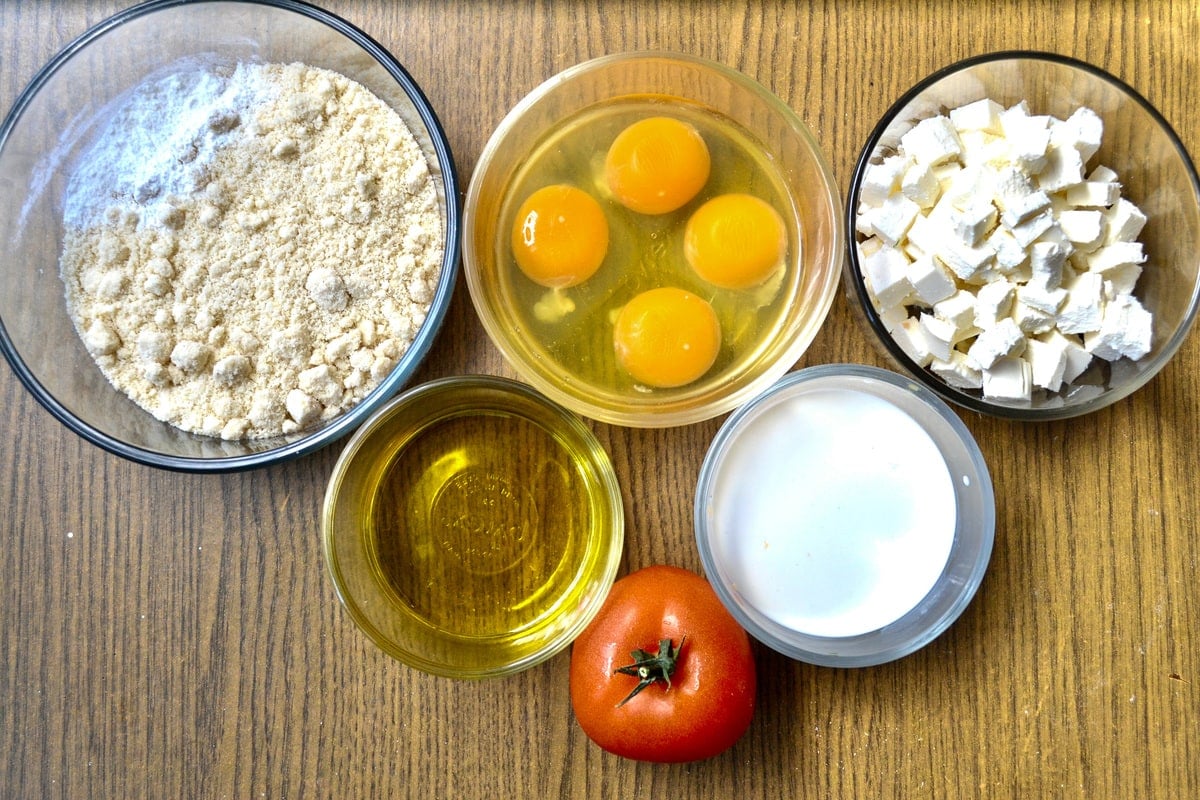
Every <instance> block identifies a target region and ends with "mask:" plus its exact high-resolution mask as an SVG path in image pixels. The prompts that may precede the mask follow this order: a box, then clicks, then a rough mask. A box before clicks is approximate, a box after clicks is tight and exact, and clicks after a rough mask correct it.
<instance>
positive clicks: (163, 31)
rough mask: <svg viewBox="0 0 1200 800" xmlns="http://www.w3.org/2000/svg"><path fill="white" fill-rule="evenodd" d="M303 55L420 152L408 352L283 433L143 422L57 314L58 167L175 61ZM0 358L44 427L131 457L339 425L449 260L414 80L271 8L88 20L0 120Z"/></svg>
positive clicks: (399, 371) (445, 179) (435, 137)
mask: <svg viewBox="0 0 1200 800" xmlns="http://www.w3.org/2000/svg"><path fill="white" fill-rule="evenodd" d="M297 61H298V62H303V63H306V64H308V65H310V66H313V67H320V68H324V69H329V70H333V71H335V72H339V73H341V74H342V75H345V76H346V77H347V78H350V79H351V80H354V81H356V82H358V83H359V84H361V85H362V86H364V87H366V88H367V89H369V90H370V91H371V92H372V93H373V94H375V95H376V96H377V97H379V98H380V99H382V100H383V101H384V102H385V103H387V104H388V105H389V106H390V107H391V108H392V109H394V110H395V111H396V113H397V114H398V115H399V116H400V118H401V119H402V120H403V121H404V122H405V124H406V125H407V126H408V128H409V130H410V131H412V133H413V135H414V137H415V138H416V140H417V143H418V144H419V145H420V147H421V149H422V151H423V153H424V155H425V159H426V161H427V163H428V165H429V170H430V173H431V175H432V176H433V180H434V183H435V191H436V192H437V203H438V212H439V214H440V216H441V218H442V221H443V228H444V243H443V258H442V265H441V274H440V278H439V281H438V284H437V287H436V289H435V291H434V296H433V299H432V300H431V301H430V303H429V306H428V309H427V313H426V315H425V319H424V321H423V322H422V323H421V325H420V327H419V329H418V330H417V332H416V333H415V334H414V337H413V340H412V342H411V344H410V345H409V348H408V350H407V351H406V352H405V354H404V355H403V356H402V357H401V358H400V359H399V360H398V362H397V364H396V366H395V367H394V368H393V369H392V371H391V372H390V373H389V374H388V375H387V376H385V377H384V378H383V379H382V380H381V381H380V383H379V385H378V386H377V387H376V388H375V390H374V391H373V392H372V393H371V394H369V395H368V396H366V397H365V398H363V400H362V401H361V402H359V403H358V405H356V406H355V407H353V408H351V409H350V410H348V411H347V412H346V413H344V414H342V415H341V416H338V417H336V418H334V419H331V420H329V421H327V422H324V423H322V424H320V425H318V426H316V427H313V428H310V429H308V430H305V431H302V432H300V433H297V434H292V435H283V436H278V437H274V438H269V439H254V440H241V441H226V440H223V439H220V438H216V437H207V436H200V435H197V434H192V433H187V432H185V431H182V430H180V429H178V428H175V427H173V426H171V425H170V424H168V423H166V422H162V421H160V420H158V419H155V418H154V417H153V416H152V415H151V414H150V413H149V412H147V411H146V410H144V409H143V408H141V407H140V406H138V405H137V404H135V403H134V402H133V401H132V400H130V399H129V398H128V397H127V396H126V395H125V394H123V393H122V392H120V391H118V390H117V389H115V388H114V387H113V386H112V384H110V383H109V382H108V380H106V379H105V377H104V375H103V374H102V373H101V372H100V370H99V368H98V367H97V366H96V363H95V361H94V360H93V358H92V356H91V355H90V354H89V353H88V352H87V350H86V349H85V348H84V345H83V343H82V342H81V340H80V337H79V335H78V334H77V333H76V331H75V328H74V326H73V324H72V322H71V319H70V317H69V315H68V313H67V307H66V302H65V299H64V286H63V282H62V280H61V278H60V277H59V269H58V264H59V253H60V248H61V246H62V242H63V232H64V231H63V224H62V216H63V196H64V193H65V192H66V189H67V182H68V179H69V178H70V174H71V172H70V167H71V165H72V164H73V162H74V161H75V160H76V158H77V156H78V155H79V154H80V153H81V152H82V151H83V149H84V148H86V147H87V145H88V144H89V143H90V142H91V141H92V139H93V138H94V137H95V136H96V135H97V131H98V130H101V129H103V124H104V122H105V121H106V120H107V118H108V116H107V115H109V114H111V113H112V111H111V109H112V104H113V103H114V102H116V101H117V100H118V98H120V97H121V96H122V95H123V94H124V93H126V92H128V91H129V90H130V89H131V88H132V87H135V86H137V85H138V84H140V83H142V82H143V81H144V80H146V79H147V77H148V76H151V75H154V74H156V73H158V72H159V71H160V70H165V69H167V68H168V66H169V65H174V64H177V63H188V64H197V63H199V64H204V65H206V66H212V67H224V66H229V65H233V64H236V63H238V62H251V63H262V62H275V63H291V62H297ZM0 185H3V186H4V187H5V191H4V194H3V198H2V199H0V241H3V242H5V259H4V263H3V265H2V266H0V350H3V352H4V355H5V357H6V358H7V359H8V362H9V364H10V365H11V366H12V368H13V371H14V372H15V373H16V375H17V377H18V378H19V379H20V380H21V382H22V383H23V384H24V385H25V387H26V388H27V389H28V390H29V391H30V393H32V394H33V396H34V397H35V398H36V399H37V400H38V402H39V403H41V404H42V406H44V407H45V408H46V409H47V410H48V411H49V412H50V413H51V414H52V415H53V416H54V417H55V418H56V419H58V420H59V421H60V422H62V423H63V424H64V425H66V426H67V427H68V428H69V429H70V430H72V431H74V432H75V433H77V434H78V435H80V436H82V437H83V438H84V439H86V440H87V441H89V442H91V443H93V444H95V445H97V446H99V447H101V448H103V449H105V450H107V451H109V452H111V453H115V454H117V455H119V456H122V457H124V458H128V459H130V460H132V461H136V462H139V463H142V464H148V465H150V466H153V467H160V468H164V469H172V470H179V471H185V472H229V471H234V470H244V469H251V468H257V467H262V466H266V465H269V464H275V463H278V462H282V461H286V460H289V459H292V458H295V457H297V456H301V455H304V454H307V453H311V452H314V451H316V450H318V449H319V448H321V447H324V446H325V445H327V444H329V443H331V442H333V441H336V440H338V439H340V438H341V437H343V436H345V435H346V434H348V433H349V432H350V431H351V430H353V429H354V428H355V427H356V426H357V425H359V423H361V422H362V420H363V419H365V418H366V417H367V416H368V415H370V414H371V412H372V411H373V410H374V409H375V408H377V407H378V406H379V405H380V404H382V403H383V402H384V401H386V400H387V399H388V398H390V397H391V396H393V395H394V394H395V393H396V392H397V390H399V389H400V387H401V386H403V385H404V384H405V383H407V382H408V380H409V379H410V378H411V376H412V375H413V373H414V372H415V371H416V370H417V368H418V367H419V366H420V364H421V362H422V361H423V360H424V358H425V356H426V355H427V353H428V351H429V349H430V347H431V346H432V344H433V341H434V339H435V337H436V336H437V333H438V331H439V330H440V328H441V325H442V322H443V321H444V318H445V314H446V311H447V309H448V308H449V305H450V298H451V296H452V294H453V291H454V284H455V281H456V277H457V273H458V258H459V208H458V200H457V198H458V178H457V175H456V173H455V167H454V159H453V157H452V154H451V152H450V147H449V142H448V141H447V139H446V136H445V133H444V132H443V130H442V127H441V123H440V122H439V121H438V118H437V116H436V115H435V113H434V111H433V109H432V108H431V107H430V105H429V102H428V100H427V99H426V98H425V96H424V94H423V93H422V91H421V89H420V87H418V86H417V84H416V83H415V82H414V81H413V79H412V77H411V76H410V75H409V74H408V72H407V71H405V69H404V67H403V66H401V64H400V63H399V62H397V61H396V59H395V58H393V57H392V55H391V54H389V53H388V52H387V51H386V50H385V49H384V48H383V47H381V46H380V45H379V44H378V43H377V42H375V41H374V40H373V39H371V38H370V37H369V36H367V35H366V34H365V33H363V32H362V31H360V30H358V29H357V28H355V27H354V26H352V25H350V24H349V23H347V22H346V21H345V20H343V19H341V18H340V17H337V16H335V15H333V14H330V13H328V12H326V11H322V10H321V9H318V8H315V7H313V6H310V5H306V4H303V3H293V2H286V0H268V1H267V2H196V3H185V4H179V3H177V2H174V0H156V1H155V2H148V3H143V4H141V5H137V6H134V7H132V8H129V9H126V10H125V11H122V12H120V13H118V14H116V15H115V16H113V17H111V18H109V19H107V20H105V21H103V22H101V23H99V24H98V25H96V26H95V27H93V28H92V29H90V30H88V31H87V32H86V33H84V34H83V35H81V36H80V37H79V38H78V39H76V40H75V41H74V42H72V43H71V44H70V45H68V46H67V47H66V48H64V49H63V51H62V52H61V53H59V54H58V55H57V56H55V57H54V59H52V60H51V61H50V62H49V63H48V64H46V66H44V67H43V68H42V69H41V70H40V71H39V72H38V73H37V75H35V76H34V78H33V80H32V81H31V82H30V84H29V86H28V87H27V88H26V89H25V90H24V91H23V92H22V93H21V95H20V96H19V97H18V98H17V101H16V102H15V103H14V105H13V108H12V109H11V111H10V112H9V114H8V116H7V117H6V118H5V119H4V122H3V124H2V125H0Z"/></svg>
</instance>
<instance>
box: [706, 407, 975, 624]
mask: <svg viewBox="0 0 1200 800" xmlns="http://www.w3.org/2000/svg"><path fill="white" fill-rule="evenodd" d="M743 423H744V427H743V429H742V430H741V431H740V432H739V434H738V435H737V436H736V437H734V438H732V439H731V441H730V442H729V445H728V451H727V452H726V454H725V460H724V462H723V463H722V465H721V466H720V468H719V470H718V472H717V474H716V475H715V476H714V480H713V483H712V500H711V504H710V506H709V509H710V512H709V513H710V515H711V519H710V521H711V523H712V530H713V539H712V547H713V551H714V557H715V560H716V561H717V562H718V563H720V564H722V565H723V566H724V568H725V569H726V571H727V575H728V582H729V584H730V585H731V588H732V589H733V591H735V592H738V593H740V594H741V595H743V597H744V598H745V601H746V603H747V604H748V605H750V606H753V607H754V608H756V609H757V610H758V611H759V612H761V613H762V614H763V615H765V616H766V617H768V618H769V619H771V620H773V621H774V622H776V623H778V624H780V625H783V626H785V627H788V628H791V629H793V630H796V631H799V632H801V633H805V634H809V635H814V636H827V637H849V636H856V635H860V634H864V633H869V632H871V631H874V630H877V629H879V628H882V627H884V626H885V625H888V624H889V623H891V622H894V621H896V620H897V619H899V618H900V617H902V616H904V614H905V613H907V612H908V611H909V610H911V609H912V608H913V607H914V606H916V605H917V604H918V603H920V601H921V599H922V598H923V597H924V596H925V595H926V594H927V593H928V592H929V590H930V589H931V588H932V587H933V585H934V583H935V582H936V581H937V579H938V576H939V575H940V574H941V572H942V570H943V568H944V567H945V565H946V561H947V558H948V557H949V554H950V549H951V546H952V544H953V542H954V533H955V524H956V501H955V487H954V483H953V479H952V477H951V475H950V471H949V469H948V467H947V465H946V462H945V459H944V458H943V457H942V455H941V453H940V452H939V450H938V447H937V445H936V444H935V442H934V441H933V439H932V438H930V436H929V434H927V433H926V432H925V430H924V429H923V428H922V427H921V426H920V425H919V424H918V423H917V422H916V421H915V420H914V419H913V418H912V417H911V416H909V415H908V414H907V413H906V412H905V411H903V410H901V409H900V408H897V407H896V406H895V405H893V404H891V403H890V402H888V401H887V400H884V399H882V398H880V397H877V396H875V395H873V394H870V393H867V392H863V391H859V390H857V389H853V388H847V387H826V388H819V389H807V390H804V391H801V392H798V393H791V394H787V393H783V394H782V395H781V396H780V397H778V398H776V399H775V401H774V402H772V403H769V404H765V405H764V406H763V407H761V408H760V409H758V410H757V412H756V415H755V416H753V417H752V418H748V419H746V420H744V421H743Z"/></svg>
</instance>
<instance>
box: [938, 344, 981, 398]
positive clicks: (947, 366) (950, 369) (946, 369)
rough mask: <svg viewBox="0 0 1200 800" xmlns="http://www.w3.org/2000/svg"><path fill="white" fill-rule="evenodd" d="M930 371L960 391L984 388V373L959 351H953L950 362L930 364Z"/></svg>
mask: <svg viewBox="0 0 1200 800" xmlns="http://www.w3.org/2000/svg"><path fill="white" fill-rule="evenodd" d="M929 369H930V371H931V372H933V374H935V375H937V376H939V377H940V378H941V379H942V380H944V381H945V382H946V383H947V384H949V385H950V386H954V387H957V388H959V389H981V388H983V372H982V371H981V370H979V369H978V368H977V367H975V366H974V365H972V364H971V361H970V359H968V358H967V356H966V354H965V353H963V352H961V351H959V350H951V351H950V358H949V359H948V360H944V361H943V360H939V359H936V358H935V359H933V360H932V361H931V362H929Z"/></svg>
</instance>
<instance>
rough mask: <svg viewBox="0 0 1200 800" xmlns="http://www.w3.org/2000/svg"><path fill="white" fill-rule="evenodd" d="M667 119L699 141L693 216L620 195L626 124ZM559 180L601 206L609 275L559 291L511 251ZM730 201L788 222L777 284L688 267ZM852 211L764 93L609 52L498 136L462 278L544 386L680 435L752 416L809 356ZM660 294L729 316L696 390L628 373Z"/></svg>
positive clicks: (510, 350) (709, 68) (605, 413)
mask: <svg viewBox="0 0 1200 800" xmlns="http://www.w3.org/2000/svg"><path fill="white" fill-rule="evenodd" d="M655 116H669V117H674V118H676V119H681V120H684V121H686V122H687V123H689V124H691V125H693V126H695V128H696V130H698V131H700V133H701V135H702V136H703V138H704V139H705V140H706V141H707V143H708V149H709V151H710V152H711V174H710V175H709V177H708V182H707V183H706V184H704V185H703V188H702V189H701V190H700V191H699V193H698V194H696V195H694V197H693V199H691V200H690V201H688V202H687V203H686V204H685V205H683V206H682V207H679V208H677V209H676V210H673V211H667V212H665V213H661V214H659V213H645V214H643V213H641V212H639V211H630V210H629V208H627V207H626V205H623V204H622V203H621V202H618V201H617V199H616V198H615V197H614V194H613V192H612V190H611V186H610V184H609V182H608V180H607V178H606V177H605V166H604V159H605V155H606V153H607V151H608V150H609V147H610V145H611V144H612V142H613V141H615V139H616V137H617V135H618V134H619V133H620V132H621V131H622V130H624V129H625V126H628V125H631V124H632V123H633V122H634V121H636V120H642V119H644V118H647V117H655ZM559 183H565V184H569V185H571V186H572V187H574V188H576V189H582V190H583V191H585V192H586V193H588V194H590V195H591V196H592V197H593V198H594V199H595V200H597V202H598V203H599V205H600V207H601V209H602V210H603V214H604V217H605V218H606V220H607V224H608V229H609V231H610V235H609V236H608V243H607V251H602V250H601V252H606V255H605V256H604V260H603V263H602V264H601V265H600V267H599V269H598V271H596V272H595V273H594V275H593V276H592V277H590V278H588V279H587V280H586V281H585V282H583V283H580V284H578V285H576V286H572V287H569V288H565V289H561V290H560V289H554V288H546V287H545V286H541V285H538V284H536V283H535V282H534V281H532V280H530V279H529V278H527V277H526V275H525V274H522V272H521V270H520V269H518V267H517V264H516V262H515V260H514V251H513V248H512V235H513V231H514V227H517V226H515V225H514V223H515V221H516V219H517V216H518V209H517V206H518V205H520V204H521V202H522V200H523V199H524V198H526V197H527V196H530V195H531V194H532V193H533V192H535V191H536V190H538V189H539V188H540V187H543V186H547V185H554V184H559ZM720 193H743V194H744V193H750V194H753V195H755V196H756V197H759V198H761V199H764V200H767V201H768V202H770V203H772V204H773V205H774V207H775V208H776V211H777V212H778V213H779V215H780V217H781V221H782V222H783V223H784V225H785V228H786V236H787V242H788V243H787V249H786V254H785V255H784V257H783V258H782V259H781V260H780V262H778V270H777V271H776V272H774V273H773V274H772V275H771V277H770V278H768V279H766V281H765V283H759V284H756V285H754V286H752V287H750V288H743V289H722V288H719V287H716V286H714V285H712V284H711V283H709V282H707V281H706V280H704V279H701V278H699V277H698V276H697V275H695V274H694V273H692V272H691V271H690V270H689V268H688V266H687V264H686V263H684V245H683V244H682V238H683V236H682V230H683V227H684V223H685V222H686V220H687V219H688V218H689V217H690V215H691V214H692V212H693V211H695V210H696V209H697V208H698V207H699V206H701V205H702V204H704V203H706V202H707V201H708V200H709V199H711V198H712V197H713V196H714V195H717V194H720ZM839 211H840V200H839V195H838V191H837V188H836V184H835V182H834V179H833V175H832V173H831V171H830V169H829V165H828V163H827V162H826V159H825V156H824V155H823V154H822V152H821V149H820V147H819V146H818V144H817V142H816V141H815V139H814V138H813V136H812V134H811V132H810V131H809V130H808V128H807V127H806V126H805V125H804V123H803V122H802V121H801V120H800V119H799V118H798V117H797V116H796V114H795V113H794V112H793V111H792V110H791V109H790V108H789V107H788V106H787V105H786V104H785V103H783V102H782V101H781V100H780V99H779V98H778V97H775V96H774V95H773V94H771V93H770V92H769V91H767V90H766V89H765V88H764V87H762V86H761V85H759V84H758V83H756V82H754V81H753V80H751V79H750V78H748V77H746V76H745V75H743V74H741V73H738V72H736V71H735V70H732V69H729V68H728V67H725V66H722V65H720V64H716V63H713V62H710V61H706V60H703V59H700V58H695V57H692V56H687V55H679V54H671V53H627V54H620V55H610V56H604V57H601V58H597V59H594V60H591V61H587V62H585V63H582V64H579V65H577V66H574V67H571V68H569V69H567V70H565V71H563V72H562V73H560V74H558V75H555V76H554V77H553V78H551V79H549V80H547V81H546V82H545V83H543V84H542V85H541V86H539V87H538V88H536V89H535V90H534V91H533V92H531V93H530V94H529V95H528V96H527V97H525V98H524V99H523V100H522V101H521V102H520V103H518V104H517V106H516V107H515V108H513V109H512V111H510V112H509V114H508V115H507V116H506V117H505V118H504V120H503V121H502V122H501V123H500V125H499V127H498V128H497V129H496V131H495V132H494V133H493V135H492V137H491V138H490V140H489V141H488V143H487V145H486V146H485V148H484V150H483V152H482V154H481V155H480V158H479V161H478V164H477V165H476V168H475V172H474V174H473V175H472V177H471V181H470V185H469V186H468V189H467V195H466V200H465V203H464V212H463V269H464V273H465V277H466V280H467V286H468V288H469V289H470V293H471V299H472V301H473V303H474V305H475V308H476V310H477V311H478V313H479V317H480V319H481V321H482V323H483V326H484V329H485V330H486V331H487V333H488V335H489V336H490V337H491V339H492V341H493V342H494V343H495V344H496V346H497V347H498V348H499V350H500V352H501V353H502V354H503V355H504V357H505V358H506V359H507V360H508V362H509V363H510V364H511V365H512V367H513V368H514V369H515V370H516V371H517V373H519V375H520V376H521V377H522V378H523V379H525V380H527V381H528V382H529V383H530V384H532V385H533V386H535V387H536V388H537V389H538V390H539V391H541V392H543V393H544V394H546V395H547V396H548V397H550V398H551V399H553V400H555V401H556V402H558V403H561V404H562V405H564V406H566V407H568V408H570V409H572V410H573V411H575V412H577V413H579V414H581V415H583V416H586V417H589V418H592V419H596V420H600V421H604V422H608V423H612V424H617V425H625V426H632V427H666V426H672V425H682V424H687V423H692V422H697V421H700V420H704V419H708V418H711V417H714V416H717V415H719V414H721V413H723V412H726V411H728V410H730V409H732V408H734V407H736V406H738V405H740V404H741V403H743V402H745V401H746V400H748V399H749V398H750V397H752V396H754V395H755V394H756V393H758V392H759V391H761V390H762V389H763V388H765V387H766V386H769V385H770V384H771V383H772V382H773V381H774V380H775V379H776V378H778V377H779V376H780V375H782V374H783V373H784V372H786V371H787V370H788V369H790V368H791V367H792V366H793V365H794V364H795V362H796V361H797V360H798V359H799V358H800V356H801V355H802V354H803V353H804V351H805V349H806V348H807V347H808V346H809V344H810V343H811V342H812V340H813V338H814V337H815V336H816V333H817V331H818V329H819V328H820V326H821V323H822V322H823V321H824V319H825V317H826V314H827V313H828V310H829V307H830V305H831V303H832V301H833V297H834V295H835V294H836V291H837V282H838V280H840V271H841V262H842V259H843V258H844V244H843V239H842V236H843V233H842V230H841V227H840V224H839ZM521 218H522V219H527V218H526V217H525V216H524V215H523V214H522V216H521ZM727 241H728V242H730V244H728V245H727V247H730V248H736V247H738V246H739V245H735V244H732V242H734V241H740V240H737V239H734V238H729V239H727ZM662 286H670V287H674V288H681V289H683V290H685V291H687V292H690V293H692V294H694V295H696V296H699V297H700V298H702V299H703V300H704V301H706V302H709V303H711V304H712V307H713V308H714V309H715V310H716V314H717V317H718V318H719V321H720V327H721V338H722V343H721V346H720V349H719V350H718V351H717V355H716V360H715V362H713V365H712V366H711V368H709V369H708V371H707V372H704V373H703V374H702V376H701V377H699V378H698V379H695V380H693V381H692V382H686V381H685V382H684V383H682V384H678V383H670V382H668V381H661V380H660V381H655V380H654V378H655V377H658V376H652V378H651V379H649V380H650V383H649V384H648V383H647V379H645V378H644V376H639V377H638V378H637V379H635V378H633V377H632V373H629V372H626V371H625V370H624V369H623V368H622V366H621V365H619V364H618V362H617V357H616V355H615V351H616V347H615V344H614V331H615V329H616V328H617V325H615V321H616V319H617V314H618V312H619V311H620V310H621V309H625V308H627V307H628V305H629V301H630V299H631V298H633V297H634V296H635V295H637V294H638V293H641V292H644V291H649V290H651V289H657V288H661V287H662ZM672 346H673V345H672ZM656 347H658V346H657V345H652V346H651V348H650V349H651V351H652V353H651V357H652V359H658V363H657V364H656V366H655V367H654V368H655V369H661V370H662V371H663V372H667V371H669V370H670V368H671V363H672V360H673V358H674V356H669V355H662V356H657V355H654V353H656V352H662V353H667V352H672V353H674V352H677V351H675V350H671V351H668V350H666V349H665V348H666V345H663V346H662V348H663V349H661V351H660V350H655V348H656ZM683 349H685V350H686V346H685V347H684V348H683ZM672 380H675V379H674V378H672Z"/></svg>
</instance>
